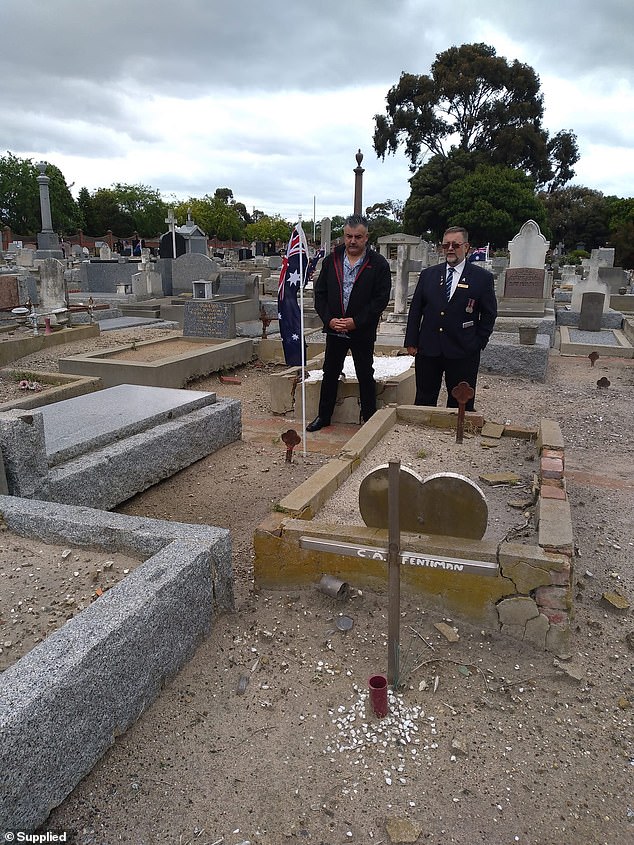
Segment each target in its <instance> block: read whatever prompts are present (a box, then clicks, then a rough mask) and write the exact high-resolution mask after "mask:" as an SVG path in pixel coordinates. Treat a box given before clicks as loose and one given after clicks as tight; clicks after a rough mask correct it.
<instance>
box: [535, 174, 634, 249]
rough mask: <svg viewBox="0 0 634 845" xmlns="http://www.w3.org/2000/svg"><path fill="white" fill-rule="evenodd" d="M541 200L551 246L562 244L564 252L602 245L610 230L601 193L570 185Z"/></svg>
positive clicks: (606, 203)
mask: <svg viewBox="0 0 634 845" xmlns="http://www.w3.org/2000/svg"><path fill="white" fill-rule="evenodd" d="M540 199H541V200H542V201H543V203H544V205H545V207H546V213H547V215H548V222H549V225H550V229H551V232H552V236H553V240H554V242H555V243H563V244H564V249H565V250H566V251H567V252H570V251H572V250H574V249H576V248H577V245H578V244H583V247H582V248H583V249H586V250H588V251H589V250H592V249H596V248H597V247H599V246H604V245H605V242H606V240H607V238H608V236H609V233H610V228H611V226H610V205H609V202H608V200H606V197H604V196H603V194H602V193H601V192H600V191H594V190H592V189H591V188H584V187H582V186H576V185H570V186H568V187H565V188H558V189H557V190H555V191H551V192H544V193H541V194H540ZM614 199H615V200H616V197H614ZM623 202H626V201H625V200H624V201H623ZM633 202H634V201H633ZM615 207H616V206H615Z"/></svg>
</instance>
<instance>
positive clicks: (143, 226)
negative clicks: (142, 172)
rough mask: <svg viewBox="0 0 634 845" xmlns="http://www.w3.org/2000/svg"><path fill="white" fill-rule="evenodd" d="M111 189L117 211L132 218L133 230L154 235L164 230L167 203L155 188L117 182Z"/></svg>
mask: <svg viewBox="0 0 634 845" xmlns="http://www.w3.org/2000/svg"><path fill="white" fill-rule="evenodd" d="M111 191H112V193H113V195H114V197H115V200H116V202H117V205H118V207H119V211H120V212H121V213H122V214H128V215H129V216H130V217H131V218H132V222H133V230H134V231H136V232H138V233H139V235H141V236H142V237H154V236H156V235H160V234H161V232H164V231H165V217H166V216H167V205H166V204H165V202H164V201H163V199H162V197H161V194H160V191H158V190H157V189H156V188H150V187H149V186H148V185H126V184H123V183H121V182H117V183H116V184H115V185H113V187H112V188H111Z"/></svg>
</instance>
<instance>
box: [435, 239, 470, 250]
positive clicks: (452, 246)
mask: <svg viewBox="0 0 634 845" xmlns="http://www.w3.org/2000/svg"><path fill="white" fill-rule="evenodd" d="M466 245H467V244H466V242H465V241H462V242H461V243H458V242H457V241H447V243H445V244H441V245H440V248H441V249H444V250H448V249H458V247H461V246H466Z"/></svg>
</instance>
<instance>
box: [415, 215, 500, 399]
mask: <svg viewBox="0 0 634 845" xmlns="http://www.w3.org/2000/svg"><path fill="white" fill-rule="evenodd" d="M468 241H469V235H468V234H467V230H466V229H463V228H461V227H458V226H452V227H451V228H450V229H447V231H446V232H445V234H444V235H443V243H442V249H443V251H444V253H445V256H446V261H445V262H443V263H442V264H437V265H435V266H434V267H428V268H427V269H426V270H423V272H422V273H421V274H420V277H419V279H418V284H417V285H416V290H415V291H414V296H413V298H412V304H411V306H410V310H409V316H408V318H407V329H406V331H405V344H404V345H405V346H406V347H407V351H408V352H409V354H410V355H415V356H416V358H415V362H414V368H415V371H416V399H415V404H416V405H432V406H434V405H436V404H437V402H438V394H439V393H440V387H441V384H442V377H443V374H444V376H445V385H446V387H447V394H448V397H447V407H448V408H457V407H458V402H457V401H456V400H455V399H454V398H453V396H452V395H451V391H452V390H453V388H454V387H455V386H456V385H457V384H459V382H461V381H466V382H467V383H468V384H470V385H471V387H472V388H473V392H474V397H473V398H472V399H470V400H469V401H468V402H467V404H466V406H465V407H466V410H467V411H473V409H474V399H475V389H476V381H477V378H478V368H479V366H480V352H481V351H482V350H483V349H484V347H485V346H486V345H487V343H488V341H489V337H490V336H491V332H492V331H493V326H494V324H495V319H496V317H497V300H496V298H495V286H494V281H493V276H492V275H491V273H489V272H488V271H487V270H484V269H483V268H482V267H478V266H477V264H474V263H472V262H469V261H467V260H466V258H467V254H468V252H469V243H468Z"/></svg>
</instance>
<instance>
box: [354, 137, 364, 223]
mask: <svg viewBox="0 0 634 845" xmlns="http://www.w3.org/2000/svg"><path fill="white" fill-rule="evenodd" d="M355 158H356V160H357V166H356V167H355V169H354V213H355V214H363V212H362V210H361V209H362V207H363V174H364V172H365V170H364V168H363V167H361V162H362V161H363V153H362V152H361V150H359V151H358V152H357V154H356V156H355Z"/></svg>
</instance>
